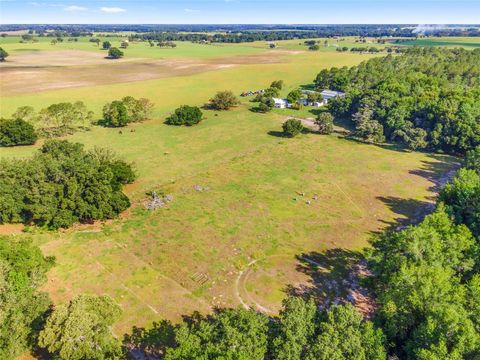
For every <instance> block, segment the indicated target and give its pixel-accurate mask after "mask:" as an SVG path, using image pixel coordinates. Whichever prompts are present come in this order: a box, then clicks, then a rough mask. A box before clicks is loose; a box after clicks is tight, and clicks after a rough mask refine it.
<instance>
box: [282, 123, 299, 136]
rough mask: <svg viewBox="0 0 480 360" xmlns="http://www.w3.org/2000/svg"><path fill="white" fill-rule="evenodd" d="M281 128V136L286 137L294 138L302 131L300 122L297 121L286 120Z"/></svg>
mask: <svg viewBox="0 0 480 360" xmlns="http://www.w3.org/2000/svg"><path fill="white" fill-rule="evenodd" d="M282 128H283V134H284V135H285V136H288V137H295V136H297V135H298V134H300V133H301V132H302V131H303V129H304V127H303V124H302V122H301V121H300V120H297V119H288V120H287V121H285V122H284V123H283V125H282Z"/></svg>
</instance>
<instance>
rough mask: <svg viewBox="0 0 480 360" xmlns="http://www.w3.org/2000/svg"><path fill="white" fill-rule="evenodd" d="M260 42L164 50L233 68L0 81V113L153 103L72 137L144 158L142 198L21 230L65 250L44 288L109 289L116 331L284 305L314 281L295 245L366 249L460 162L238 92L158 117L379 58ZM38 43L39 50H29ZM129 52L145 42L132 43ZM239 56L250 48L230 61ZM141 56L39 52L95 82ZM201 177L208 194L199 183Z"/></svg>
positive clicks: (16, 50) (60, 296)
mask: <svg viewBox="0 0 480 360" xmlns="http://www.w3.org/2000/svg"><path fill="white" fill-rule="evenodd" d="M297 44H298V42H297ZM137 45H138V50H135V49H136V47H137ZM260 45H261V44H260V43H253V44H248V45H245V44H242V45H222V46H218V47H217V46H207V45H194V44H181V45H179V47H178V48H177V49H175V50H165V52H169V53H170V52H171V53H172V54H174V55H172V59H173V60H174V61H177V60H178V61H179V62H181V61H185V59H196V58H197V57H198V58H201V57H204V58H205V59H207V58H208V59H210V60H209V61H211V62H212V63H215V64H231V65H232V66H228V67H220V68H219V67H216V68H211V69H207V70H205V71H200V72H197V73H191V74H182V75H178V74H173V75H172V76H166V77H159V78H155V79H150V80H141V81H123V80H122V81H119V82H116V83H108V84H93V85H91V84H89V85H85V84H84V85H76V86H72V87H70V88H63V89H58V90H43V91H37V92H31V91H27V90H25V89H23V90H22V91H19V92H18V91H17V92H13V91H12V92H11V93H9V92H6V91H5V90H3V91H2V96H1V97H0V115H1V116H9V115H10V114H11V113H12V112H13V111H14V110H15V109H16V108H17V107H18V106H22V105H31V106H34V107H35V108H36V109H40V108H42V107H45V106H47V105H49V104H51V103H55V102H60V101H76V100H82V101H84V102H85V103H86V105H87V106H88V107H89V108H91V109H92V110H94V112H95V114H96V116H97V117H99V116H100V114H101V108H102V106H103V105H104V104H105V103H106V102H107V101H111V100H113V99H118V98H121V97H123V96H126V95H132V96H135V97H147V98H149V99H151V100H152V101H153V102H154V103H155V109H154V114H153V117H152V119H151V120H149V121H146V122H144V123H141V124H134V125H132V126H130V127H128V128H127V129H123V131H122V133H120V132H119V131H118V130H115V129H107V128H101V127H97V126H95V127H93V128H92V129H91V131H87V132H78V133H76V134H74V135H72V136H69V137H68V139H69V140H71V141H78V142H81V143H83V144H85V146H86V147H87V148H92V147H94V146H99V145H100V146H108V147H109V148H111V149H113V150H114V151H115V152H117V153H118V154H119V155H120V156H121V157H122V158H124V159H126V160H128V161H131V162H133V163H134V164H135V168H136V171H137V173H138V180H137V181H136V182H135V183H134V184H132V185H130V186H128V187H127V188H126V189H125V192H126V193H127V194H128V196H129V197H130V198H131V199H132V200H133V202H134V205H133V207H132V208H131V209H130V210H129V211H128V212H127V213H125V214H122V216H121V218H120V219H116V220H113V221H110V222H107V223H106V224H95V225H92V226H78V227H75V228H74V229H70V230H67V231H60V232H42V231H38V230H33V231H32V232H31V233H29V234H27V235H21V236H30V237H32V238H33V239H34V241H35V242H36V243H38V244H39V245H40V246H41V248H42V249H43V251H44V252H45V254H48V255H54V256H55V257H56V259H57V265H56V267H55V268H54V269H53V270H51V272H50V273H49V282H48V284H47V286H46V289H47V290H48V291H49V292H50V294H51V296H52V298H53V299H54V301H56V302H61V301H66V300H68V299H70V298H71V297H72V296H73V295H75V294H78V293H82V292H90V293H97V294H102V293H107V294H109V295H110V296H112V297H113V298H114V299H115V300H116V301H117V302H118V303H119V304H121V306H122V308H123V310H124V312H123V316H122V319H121V321H120V322H119V323H118V324H117V325H116V329H115V331H116V333H117V334H119V335H121V334H122V333H123V332H125V331H129V330H130V329H131V327H132V326H133V325H140V326H142V325H146V324H149V323H151V322H152V321H155V320H158V319H160V318H168V319H171V320H178V319H179V318H180V317H181V315H185V314H189V313H191V312H192V311H194V310H199V311H202V312H207V311H210V310H211V309H212V307H215V306H238V305H240V304H242V303H245V304H249V305H252V306H254V307H255V306H256V307H257V308H259V309H263V310H266V311H267V312H268V311H272V312H275V311H276V310H277V309H278V306H279V303H280V300H281V299H282V298H283V297H284V296H285V290H286V289H287V287H288V286H289V285H292V284H294V285H302V284H306V285H308V284H309V282H311V278H310V277H309V276H306V275H305V274H302V273H300V272H299V271H297V268H298V266H299V260H298V258H297V257H298V256H300V255H302V254H313V253H315V252H322V251H325V250H327V249H335V248H342V249H351V250H359V249H361V248H362V247H364V246H366V245H367V239H368V238H369V237H370V236H371V235H372V233H373V232H376V231H378V230H380V229H382V228H384V227H386V226H390V225H391V224H392V223H394V222H395V221H397V220H398V219H402V218H406V217H408V216H416V214H417V213H416V212H415V211H416V209H418V206H419V205H426V204H428V203H430V202H431V201H432V197H433V196H434V187H435V185H436V184H438V182H440V181H441V180H442V179H443V178H444V176H445V173H446V172H447V171H448V170H449V169H451V168H452V167H453V166H454V159H451V158H449V157H446V156H439V155H432V154H425V153H411V152H404V151H402V150H400V149H397V148H395V147H389V146H384V147H379V146H378V147H377V146H371V145H366V144H361V143H357V142H354V141H352V140H347V139H345V138H343V137H341V136H339V135H331V136H320V135H317V134H314V133H309V134H304V135H301V136H300V137H298V138H295V139H285V138H282V137H279V132H280V131H281V124H282V122H283V121H284V120H285V118H286V117H287V116H288V115H291V114H292V111H289V112H283V111H280V110H275V111H273V112H272V113H270V114H257V113H253V112H251V111H250V110H249V108H250V106H251V105H250V104H249V103H248V100H246V99H244V100H243V103H242V104H241V105H240V106H239V107H238V108H236V109H234V110H231V111H228V112H218V113H216V112H213V111H205V117H206V119H205V121H204V122H202V123H201V124H200V125H198V126H195V127H191V128H178V127H169V126H167V125H165V124H163V121H164V119H165V116H166V115H167V114H168V113H170V112H171V111H173V110H174V109H175V107H177V106H178V105H181V104H189V105H201V104H203V103H204V102H206V101H207V100H208V98H209V97H210V96H212V95H213V94H214V93H215V91H217V90H224V89H231V90H233V91H234V92H236V93H240V92H242V91H245V90H249V89H258V88H263V87H265V86H268V84H270V82H271V81H272V80H276V79H283V80H284V81H285V82H286V88H285V89H284V93H287V92H288V91H289V90H291V89H293V88H295V87H298V86H300V85H306V84H310V83H311V81H312V79H313V78H314V76H315V75H316V73H318V71H319V70H321V69H322V68H326V67H331V66H349V65H354V64H357V63H359V62H360V61H362V60H365V59H368V58H369V57H370V56H371V55H359V54H344V53H337V52H335V51H331V50H330V49H329V48H326V49H324V50H322V51H319V52H306V51H300V50H299V49H297V48H295V47H296V46H297V45H295V44H294V43H293V42H285V43H280V44H279V49H277V50H267V49H264V48H263V49H262V47H261V46H260ZM21 46H25V48H27V49H30V50H28V51H24V50H21ZM27 46H28V47H27ZM34 47H38V50H35V51H32V49H33V48H34ZM50 47H53V46H52V45H50V44H48V43H42V42H40V43H35V44H17V43H11V44H6V45H5V48H7V51H9V52H10V53H11V54H12V56H11V58H9V60H10V59H12V61H14V60H15V54H23V53H25V52H27V53H29V54H30V55H29V56H35V55H34V54H35V53H44V50H46V49H47V48H48V51H49V52H50V51H53V50H51V49H50ZM61 47H66V48H61ZM67 47H68V48H67ZM83 47H85V49H84V48H83ZM87 47H91V44H89V43H86V42H84V41H81V42H80V43H78V44H73V43H72V44H61V45H57V46H56V49H57V51H64V52H65V51H67V52H68V51H79V50H80V51H84V50H86V49H87ZM182 47H184V48H183V50H182ZM69 49H71V50H69ZM177 50H178V52H177ZM88 51H89V52H100V51H101V50H98V49H95V48H93V49H90V48H89V49H88ZM135 51H137V52H138V54H136V55H133V53H134V52H135ZM163 51H164V50H160V49H158V48H153V49H150V48H147V47H145V46H144V44H132V45H131V47H129V49H127V50H126V52H127V53H128V55H127V56H132V57H133V58H136V57H143V58H148V59H149V60H150V61H156V60H155V59H157V56H158V53H159V52H160V53H161V52H163ZM131 52H132V53H131ZM252 56H253V57H252ZM242 57H243V58H242ZM225 58H228V60H225ZM235 58H236V59H237V60H238V59H239V58H241V59H246V60H242V61H241V62H239V61H237V63H235V61H234V59H235ZM218 59H222V60H218ZM272 59H273V60H272ZM69 61H70V60H69ZM141 61H144V60H132V61H131V62H124V63H122V64H112V63H108V64H103V63H102V64H91V65H81V64H69V65H63V66H58V67H55V68H53V69H51V68H49V67H48V64H46V65H45V71H51V73H52V81H53V80H54V79H53V78H54V77H55V76H58V77H61V76H63V73H60V72H59V71H60V70H61V69H67V70H68V69H74V70H76V71H77V72H78V71H80V72H82V73H85V74H86V75H85V76H87V77H88V76H90V77H92V78H93V77H94V75H92V74H89V73H90V71H92V72H94V69H98V68H99V67H102V68H101V69H102V71H103V72H105V73H115V71H116V69H118V67H119V66H127V65H128V67H133V68H134V67H135V66H138V63H139V62H141ZM3 70H4V69H2V68H0V71H3ZM0 73H1V72H0ZM58 74H62V75H61V76H60V75H58ZM65 76H67V75H65ZM68 76H70V75H68ZM55 79H56V78H55ZM56 80H58V79H56ZM56 80H55V81H56ZM91 81H93V80H91ZM299 115H301V116H308V115H309V113H308V112H307V111H306V110H305V111H302V112H301V113H299ZM310 116H313V115H311V114H310ZM132 129H134V130H135V131H134V132H132V131H131V130H132ZM40 145H41V142H40V143H39V144H37V145H35V146H28V147H18V148H8V149H6V148H0V157H1V158H18V157H25V156H30V155H31V154H32V153H33V152H34V151H35V150H36V149H37V148H38V147H39V146H40ZM198 185H199V186H201V187H202V188H206V190H205V191H196V190H195V188H196V186H198ZM151 190H156V191H157V192H160V193H163V194H171V195H172V196H173V198H174V200H173V201H172V202H171V203H170V204H169V205H168V206H167V207H166V208H163V209H160V210H157V211H155V212H149V211H147V210H145V209H144V208H143V205H142V202H143V201H145V199H146V193H147V192H148V191H151ZM417 215H418V214H417ZM5 229H11V228H4V229H3V232H5ZM255 261H256V263H254V262H255ZM246 270H248V271H246Z"/></svg>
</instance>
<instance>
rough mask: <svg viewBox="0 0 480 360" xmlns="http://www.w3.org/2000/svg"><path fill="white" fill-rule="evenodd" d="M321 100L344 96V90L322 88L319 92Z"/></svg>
mask: <svg viewBox="0 0 480 360" xmlns="http://www.w3.org/2000/svg"><path fill="white" fill-rule="evenodd" d="M320 94H321V95H322V98H323V100H325V101H326V102H328V100H330V99H332V98H335V97H338V96H340V97H343V96H345V93H344V92H341V91H334V90H323V91H322V92H321V93H320Z"/></svg>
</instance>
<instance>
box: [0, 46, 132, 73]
mask: <svg viewBox="0 0 480 360" xmlns="http://www.w3.org/2000/svg"><path fill="white" fill-rule="evenodd" d="M106 55H107V53H106V52H93V51H82V50H58V51H57V50H52V51H42V50H34V51H23V52H21V53H18V52H14V53H12V54H11V55H10V56H9V57H8V61H6V62H4V63H2V65H1V68H17V67H34V68H37V69H38V68H43V67H49V66H78V65H96V64H104V63H105V62H108V61H110V62H112V60H109V59H106V58H105V56H106ZM135 60H139V58H122V59H117V60H115V63H119V62H130V61H135Z"/></svg>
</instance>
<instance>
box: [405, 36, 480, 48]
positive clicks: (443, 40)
mask: <svg viewBox="0 0 480 360" xmlns="http://www.w3.org/2000/svg"><path fill="white" fill-rule="evenodd" d="M400 44H401V45H410V46H413V45H417V46H446V47H464V48H467V49H468V48H470V49H471V48H478V47H480V39H479V38H475V37H470V38H469V37H431V38H420V39H414V40H405V41H404V42H402V43H400Z"/></svg>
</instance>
